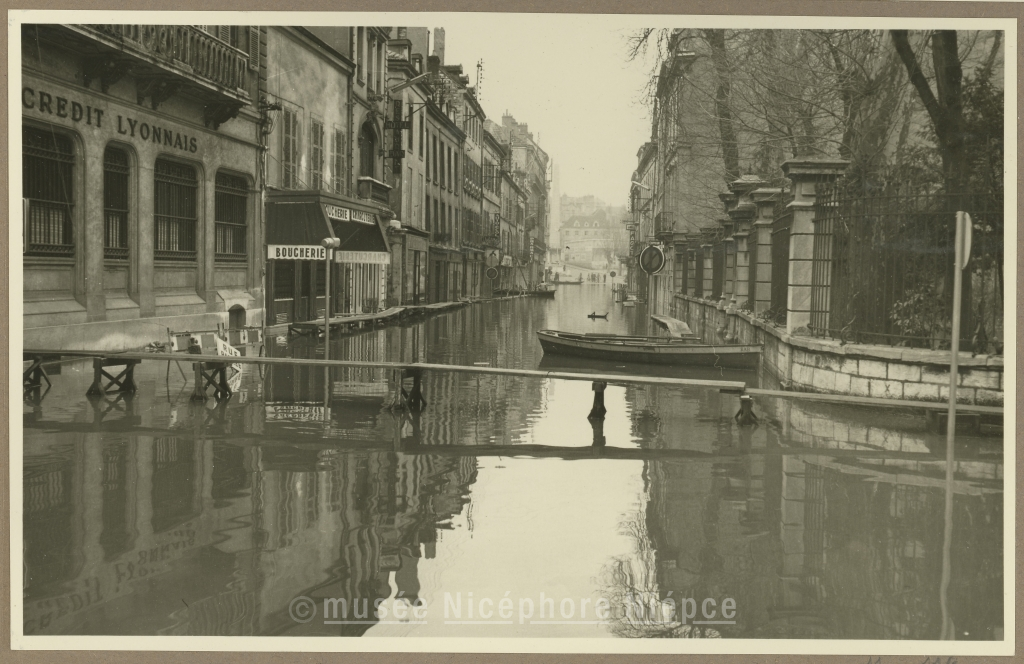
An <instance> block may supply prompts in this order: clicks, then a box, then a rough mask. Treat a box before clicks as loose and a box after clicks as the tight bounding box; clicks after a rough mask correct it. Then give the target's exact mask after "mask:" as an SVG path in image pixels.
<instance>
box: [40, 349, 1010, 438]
mask: <svg viewBox="0 0 1024 664" xmlns="http://www.w3.org/2000/svg"><path fill="white" fill-rule="evenodd" d="M62 358H81V359H83V360H88V359H91V360H92V361H93V382H92V385H91V386H90V387H89V390H88V391H87V393H86V394H87V396H97V395H105V394H109V393H122V394H123V393H134V392H135V391H136V389H137V388H136V385H135V380H134V369H135V366H136V365H138V364H139V363H141V362H191V363H192V364H193V371H194V388H193V392H192V397H191V398H192V399H193V400H196V401H205V400H206V399H208V398H209V395H208V394H207V390H208V389H210V388H212V396H213V397H214V398H215V399H217V400H221V399H225V398H229V397H230V396H231V388H230V386H229V385H228V373H229V371H230V367H231V365H242V364H256V365H262V366H291V367H295V366H319V367H324V368H333V367H348V368H370V369H386V370H391V371H394V372H396V377H397V378H398V380H399V382H400V384H401V387H400V389H399V393H398V395H396V396H397V398H398V400H399V403H397V404H396V405H398V406H400V407H402V408H406V409H409V410H411V411H414V412H419V411H421V410H422V409H423V408H425V407H426V405H427V399H426V396H427V395H424V394H423V387H422V382H421V378H422V376H423V373H424V372H428V371H431V372H447V373H461V374H475V375H487V376H508V377H519V378H540V379H553V380H571V381H585V382H590V383H591V384H592V387H593V391H594V403H593V407H592V408H591V411H590V414H589V415H588V419H591V420H603V419H604V416H605V414H606V412H607V411H606V409H605V406H604V391H605V388H606V387H607V385H609V384H612V385H658V386H664V387H692V388H699V389H708V390H716V391H718V392H722V393H727V394H735V395H736V396H737V397H738V398H739V411H738V412H737V413H736V420H737V422H739V423H740V424H742V425H753V424H756V423H757V416H756V415H755V414H754V410H753V397H771V398H782V399H794V400H803V401H818V402H825V403H832V404H844V405H853V406H871V407H875V408H887V409H894V408H895V409H903V410H908V409H909V410H917V411H919V412H924V413H925V414H926V415H928V417H929V419H930V420H931V421H932V422H933V423H934V424H935V425H936V427H937V428H939V429H944V428H945V426H944V422H945V420H944V414H945V412H946V410H947V408H948V405H947V404H945V403H942V402H931V401H906V400H898V399H882V398H877V397H858V396H849V395H838V394H819V393H812V392H789V391H782V390H768V389H760V388H750V387H747V385H746V383H743V382H740V381H727V380H697V379H690V378H665V377H656V376H624V375H618V374H598V373H573V372H565V371H541V370H533V369H505V368H501V367H481V366H465V365H454V364H429V363H422V362H415V363H404V362H372V361H359V360H318V359H305V358H293V357H227V356H224V355H211V354H202V353H200V354H182V353H168V352H152V353H144V352H107V351H90V350H59V349H30V350H24V351H23V359H24V361H25V363H26V367H25V369H24V371H23V383H24V387H25V390H26V393H28V391H30V390H40V389H41V388H42V384H43V382H45V383H46V384H47V385H49V383H50V381H49V378H48V376H47V374H46V371H45V368H44V366H45V365H46V364H47V363H48V362H52V361H55V360H59V359H62ZM112 368H113V369H114V370H115V371H116V373H111V369H112ZM407 380H408V381H411V382H412V385H411V389H409V390H406V381H407ZM957 413H958V419H961V418H963V419H966V420H967V422H968V423H970V424H973V425H974V426H975V427H976V428H978V429H980V425H981V421H982V419H985V420H987V421H998V423H1000V424H1001V423H1002V415H1003V409H1002V408H1001V407H996V406H976V405H968V404H963V405H958V406H957Z"/></svg>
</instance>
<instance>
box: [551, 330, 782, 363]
mask: <svg viewBox="0 0 1024 664" xmlns="http://www.w3.org/2000/svg"><path fill="white" fill-rule="evenodd" d="M537 338H538V340H539V341H540V345H541V348H543V349H544V353H545V354H548V353H551V354H554V355H574V356H576V357H592V358H597V359H605V360H619V361H622V362H649V363H657V364H675V365H691V366H719V367H734V368H747V369H753V368H757V365H758V362H759V361H760V358H761V348H762V347H761V346H758V345H723V346H718V345H714V344H699V343H693V340H692V339H687V338H683V339H678V338H677V339H659V338H652V337H629V336H616V335H603V336H600V337H598V336H589V335H586V334H576V333H572V332H559V331H557V330H539V331H538V332H537Z"/></svg>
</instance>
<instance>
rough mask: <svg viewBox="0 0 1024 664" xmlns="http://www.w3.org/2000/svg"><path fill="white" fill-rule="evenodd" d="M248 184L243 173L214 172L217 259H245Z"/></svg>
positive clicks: (215, 249)
mask: <svg viewBox="0 0 1024 664" xmlns="http://www.w3.org/2000/svg"><path fill="white" fill-rule="evenodd" d="M248 193H249V187H248V183H247V182H246V180H245V178H244V177H240V176H238V175H229V174H227V173H217V179H216V192H215V200H214V207H215V210H214V217H215V222H216V223H215V233H214V234H215V241H214V252H215V255H216V259H217V260H219V261H244V260H245V259H246V251H245V235H246V201H247V198H248Z"/></svg>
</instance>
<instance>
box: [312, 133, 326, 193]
mask: <svg viewBox="0 0 1024 664" xmlns="http://www.w3.org/2000/svg"><path fill="white" fill-rule="evenodd" d="M309 186H310V188H312V189H323V186H324V123H323V122H321V121H320V120H316V119H314V120H310V123H309Z"/></svg>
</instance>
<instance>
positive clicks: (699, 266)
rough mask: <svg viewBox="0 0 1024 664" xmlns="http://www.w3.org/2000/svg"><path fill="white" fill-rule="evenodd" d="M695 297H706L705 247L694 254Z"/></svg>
mask: <svg viewBox="0 0 1024 664" xmlns="http://www.w3.org/2000/svg"><path fill="white" fill-rule="evenodd" d="M693 296H694V297H704V247H698V248H697V250H696V251H695V252H694V254H693Z"/></svg>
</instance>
